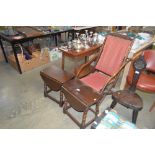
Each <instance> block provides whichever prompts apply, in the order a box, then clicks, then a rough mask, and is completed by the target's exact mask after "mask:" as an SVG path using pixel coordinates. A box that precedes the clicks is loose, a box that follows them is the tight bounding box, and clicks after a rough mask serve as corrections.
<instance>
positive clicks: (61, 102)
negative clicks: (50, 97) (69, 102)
mask: <svg viewBox="0 0 155 155" xmlns="http://www.w3.org/2000/svg"><path fill="white" fill-rule="evenodd" d="M59 106H60V107H62V106H63V93H62V91H61V90H60V104H59Z"/></svg>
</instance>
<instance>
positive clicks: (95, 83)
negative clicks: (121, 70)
mask: <svg viewBox="0 0 155 155" xmlns="http://www.w3.org/2000/svg"><path fill="white" fill-rule="evenodd" d="M109 79H110V76H108V75H105V74H102V73H100V72H94V73H91V74H90V75H88V76H86V77H84V78H81V79H80V80H81V81H82V82H83V83H85V84H86V85H88V86H90V87H92V88H93V89H95V90H96V91H98V92H99V91H100V90H101V89H103V88H104V87H105V86H106V84H107V83H108V81H109Z"/></svg>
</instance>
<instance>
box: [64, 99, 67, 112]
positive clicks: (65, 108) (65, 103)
mask: <svg viewBox="0 0 155 155" xmlns="http://www.w3.org/2000/svg"><path fill="white" fill-rule="evenodd" d="M66 110H67V102H66V101H64V105H63V113H64V114H66Z"/></svg>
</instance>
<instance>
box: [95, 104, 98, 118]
mask: <svg viewBox="0 0 155 155" xmlns="http://www.w3.org/2000/svg"><path fill="white" fill-rule="evenodd" d="M98 114H99V103H97V104H96V112H95V116H96V117H97V115H98Z"/></svg>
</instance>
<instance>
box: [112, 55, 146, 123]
mask: <svg viewBox="0 0 155 155" xmlns="http://www.w3.org/2000/svg"><path fill="white" fill-rule="evenodd" d="M133 68H134V74H133V80H132V83H131V86H130V88H129V89H127V90H119V91H116V92H113V93H112V99H113V101H112V104H111V106H110V108H112V109H113V108H114V107H115V106H116V104H117V103H119V104H121V105H123V106H124V107H126V108H129V109H132V110H133V114H132V122H133V123H135V124H136V121H137V117H138V113H139V111H140V110H142V109H143V101H142V99H141V97H140V96H139V95H138V94H137V93H135V91H136V85H137V82H138V80H139V77H140V75H141V73H142V71H143V70H144V69H145V68H146V62H145V60H144V57H143V56H140V57H139V58H138V59H136V60H135V61H134V63H133Z"/></svg>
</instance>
